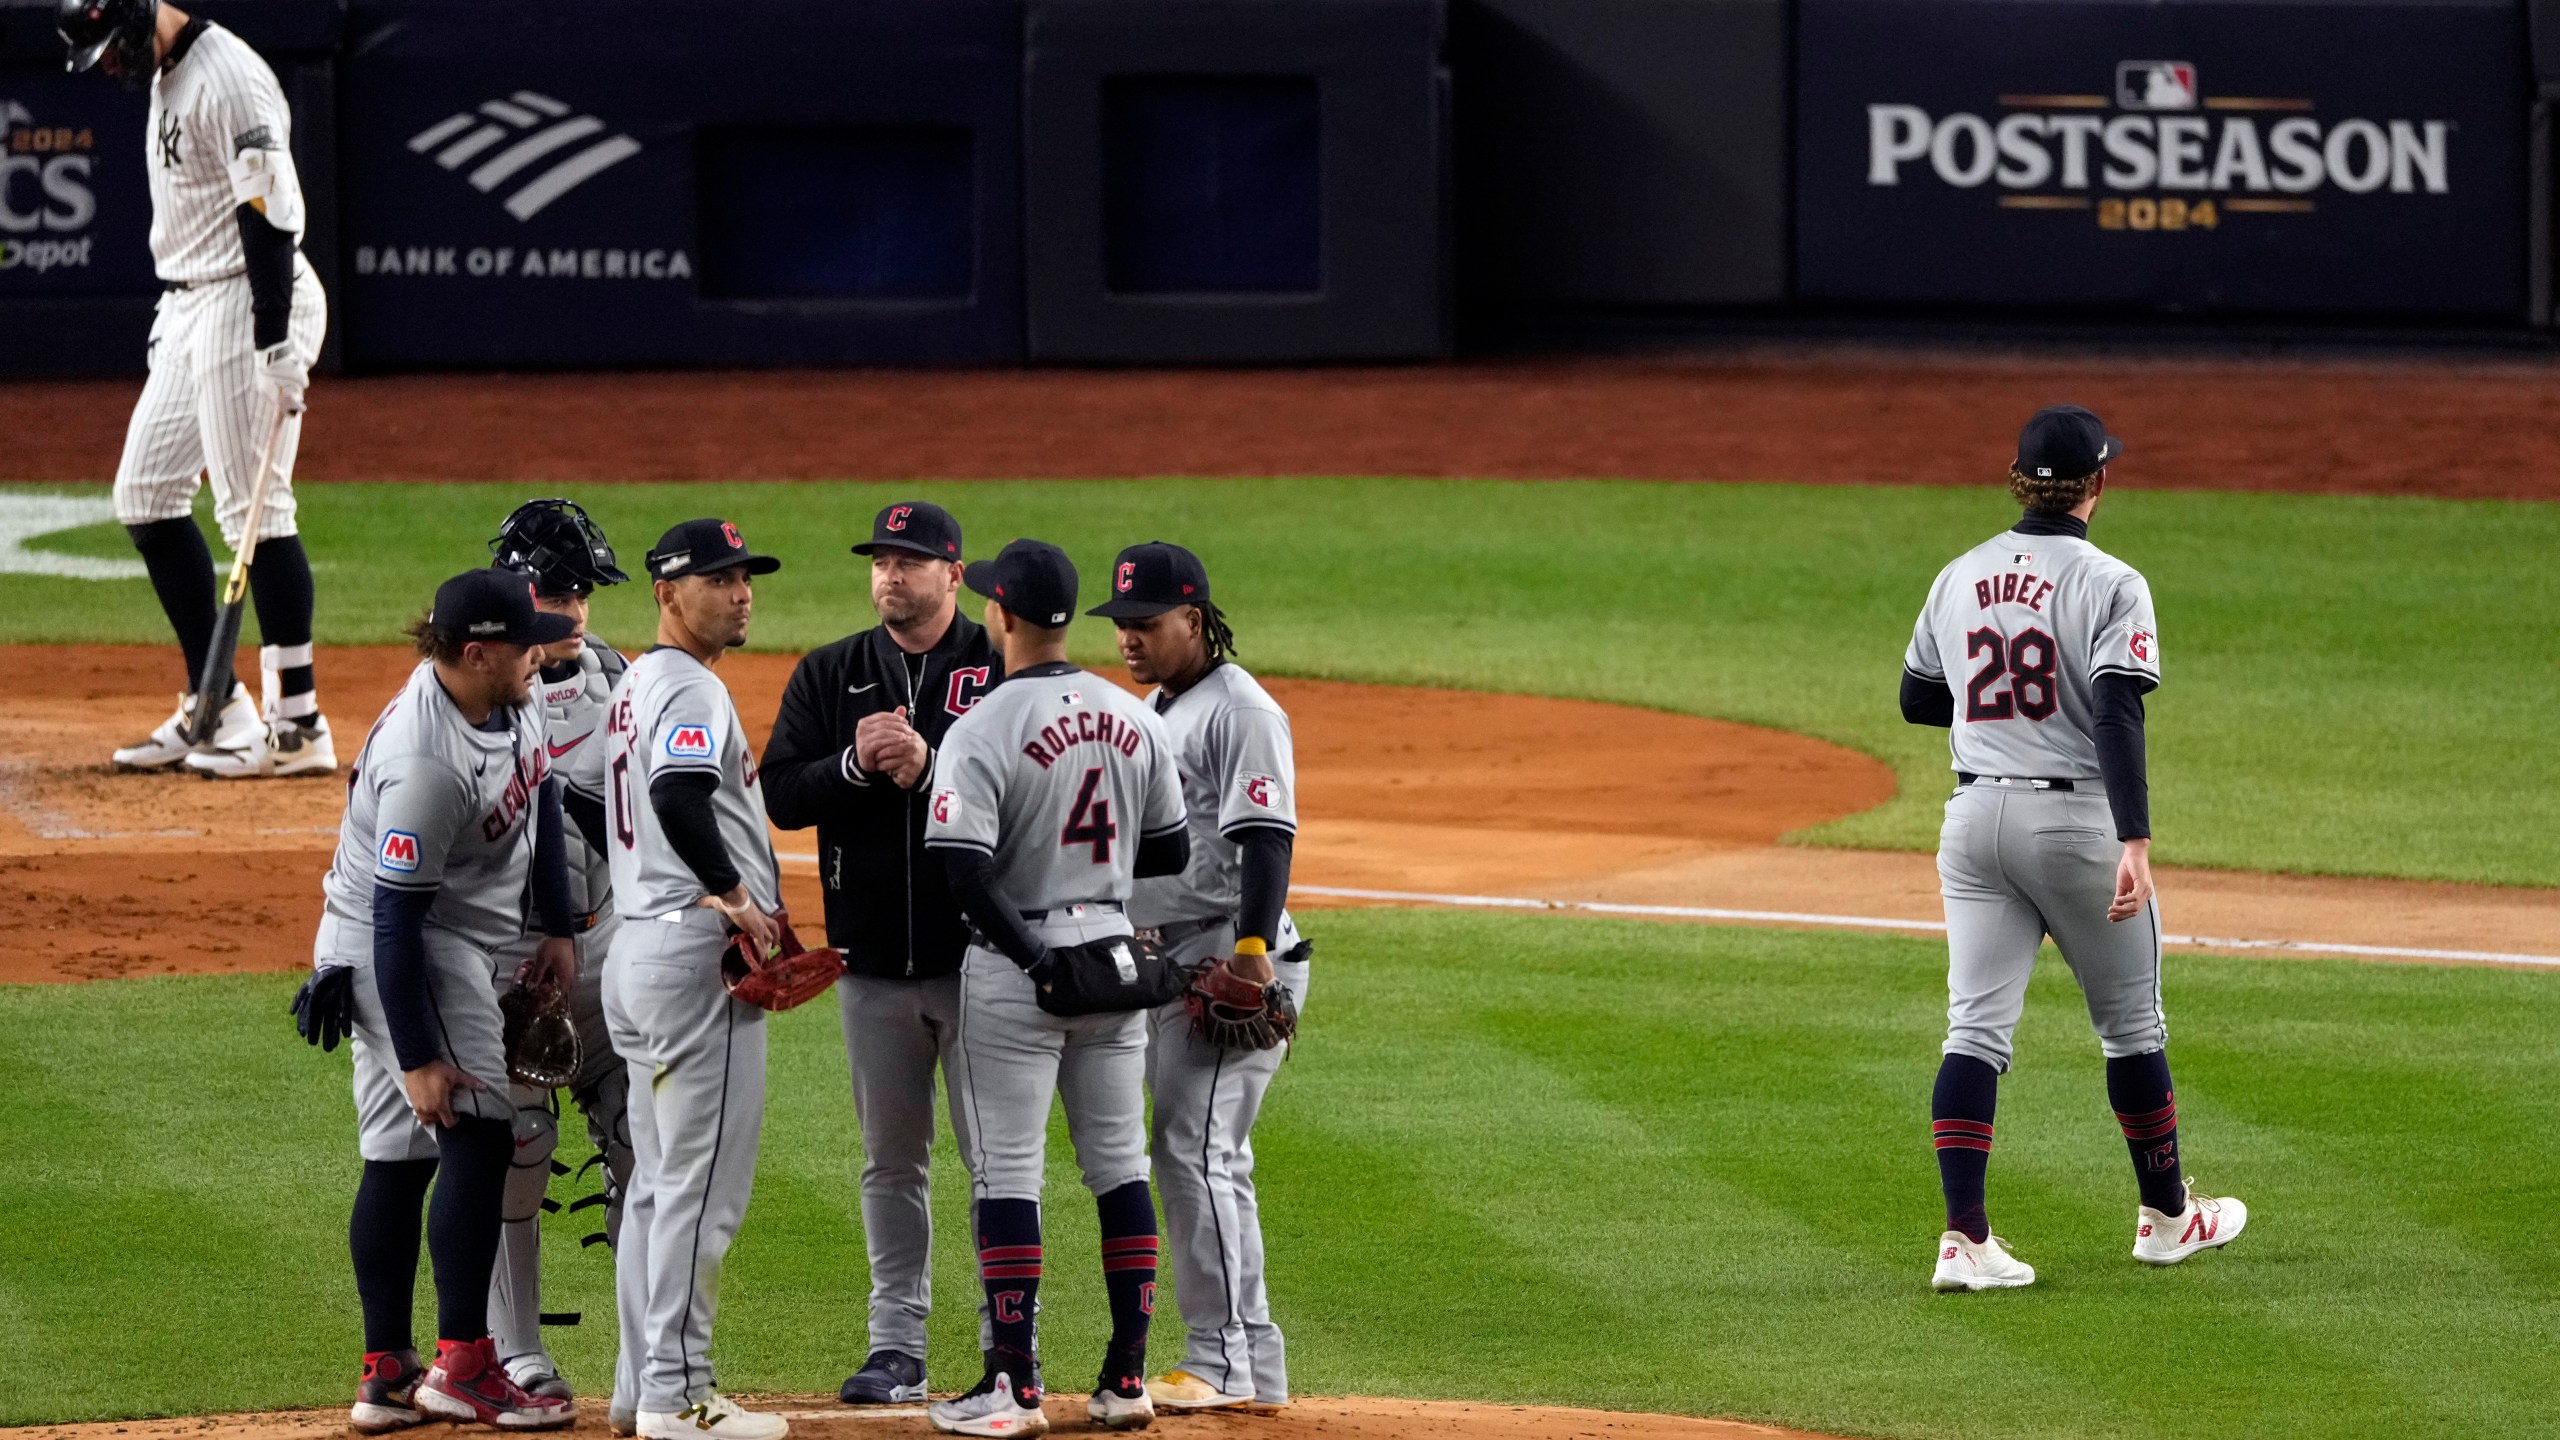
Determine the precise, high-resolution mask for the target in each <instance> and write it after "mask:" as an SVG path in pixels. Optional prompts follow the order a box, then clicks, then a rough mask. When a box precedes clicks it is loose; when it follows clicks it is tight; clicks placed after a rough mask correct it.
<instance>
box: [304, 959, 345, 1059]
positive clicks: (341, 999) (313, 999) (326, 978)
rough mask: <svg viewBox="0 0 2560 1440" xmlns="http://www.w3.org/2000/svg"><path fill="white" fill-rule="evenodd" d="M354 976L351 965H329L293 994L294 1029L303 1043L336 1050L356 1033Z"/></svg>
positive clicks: (315, 973) (314, 973)
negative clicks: (341, 1042) (350, 1034)
mask: <svg viewBox="0 0 2560 1440" xmlns="http://www.w3.org/2000/svg"><path fill="white" fill-rule="evenodd" d="M355 976H356V971H355V967H354V966H352V965H332V966H329V967H328V968H326V969H324V970H315V971H313V972H312V974H311V978H310V979H308V980H305V981H303V982H302V988H301V989H300V990H297V991H295V992H294V995H293V1006H292V1009H293V1028H294V1030H295V1031H296V1032H297V1033H299V1034H300V1035H301V1036H302V1038H303V1039H304V1040H305V1041H307V1042H309V1043H311V1044H313V1045H317V1046H319V1047H320V1048H321V1049H322V1050H323V1051H330V1050H335V1049H337V1048H338V1042H339V1041H340V1040H343V1039H345V1038H346V1037H347V1035H348V1034H349V1033H351V1032H352V1031H353V1030H354V1029H355V1013H356V993H355Z"/></svg>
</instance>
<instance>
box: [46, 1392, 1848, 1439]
mask: <svg viewBox="0 0 2560 1440" xmlns="http://www.w3.org/2000/svg"><path fill="white" fill-rule="evenodd" d="M748 1398H749V1399H750V1400H751V1402H752V1403H754V1404H755V1406H756V1408H758V1409H763V1410H772V1411H775V1412H777V1413H780V1414H785V1415H788V1416H789V1417H790V1419H791V1433H792V1435H793V1436H795V1437H798V1440H879V1437H882V1436H891V1435H906V1434H915V1435H924V1434H930V1433H931V1431H930V1430H929V1429H928V1428H927V1426H926V1424H925V1420H924V1410H923V1408H922V1407H920V1406H919V1407H912V1408H909V1407H897V1408H883V1409H864V1410H856V1409H851V1408H848V1407H846V1406H842V1405H838V1404H836V1403H834V1401H833V1398H832V1397H825V1396H796V1397H790V1396H785V1397H762V1398H757V1397H748ZM1046 1408H1047V1409H1048V1412H1049V1424H1050V1426H1051V1428H1052V1429H1054V1430H1060V1431H1067V1432H1090V1433H1093V1434H1097V1435H1098V1434H1102V1433H1104V1432H1103V1430H1102V1429H1101V1427H1100V1426H1097V1425H1095V1424H1093V1423H1092V1422H1091V1421H1089V1420H1087V1419H1086V1418H1085V1414H1084V1399H1083V1397H1082V1396H1077V1395H1051V1396H1050V1397H1049V1403H1048V1405H1047V1407H1046ZM579 1412H580V1413H579V1417H578V1423H577V1426H576V1428H575V1429H574V1430H571V1431H568V1432H566V1433H569V1434H576V1435H592V1436H602V1435H607V1434H610V1433H611V1432H610V1431H608V1430H607V1429H606V1428H605V1424H604V1404H603V1402H602V1401H596V1400H589V1401H582V1402H580V1405H579ZM346 1433H348V1431H347V1416H346V1412H345V1411H343V1410H277V1411H269V1412H266V1413H263V1414H254V1415H204V1416H193V1417H189V1418H187V1419H183V1420H125V1421H104V1422H99V1423H95V1424H86V1425H30V1426H27V1427H25V1428H23V1429H10V1430H0V1437H6V1440H115V1437H118V1436H122V1437H125V1440H314V1437H317V1436H322V1435H343V1434H346ZM402 1433H404V1434H409V1435H415V1436H418V1437H420V1440H448V1437H451V1436H456V1435H485V1434H487V1433H489V1432H487V1431H486V1430H481V1429H477V1428H474V1429H468V1430H466V1429H461V1428H459V1427H456V1426H452V1425H426V1426H421V1427H419V1428H418V1429H416V1430H410V1431H404V1432H402ZM1147 1433H1148V1434H1150V1435H1165V1436H1172V1437H1174V1440H1441V1437H1455V1436H1460V1435H1464V1436H1467V1437H1469V1440H1782V1437H1787V1436H1795V1435H1800V1434H1801V1433H1802V1432H1799V1431H1793V1430H1776V1429H1772V1428H1770V1427H1768V1426H1766V1425H1746V1424H1743V1423H1741V1422H1739V1421H1734V1420H1699V1419H1693V1418H1691V1417H1689V1416H1686V1415H1631V1414H1625V1413H1622V1412H1619V1411H1615V1410H1567V1409H1559V1408H1554V1407H1548V1406H1536V1405H1482V1404H1469V1403H1461V1402H1456V1401H1445V1400H1376V1399H1368V1398H1365V1397H1357V1396H1354V1397H1334V1398H1321V1399H1302V1400H1299V1401H1298V1402H1296V1403H1295V1404H1293V1405H1291V1406H1289V1408H1288V1409H1286V1410H1284V1411H1282V1412H1281V1413H1279V1414H1277V1415H1222V1414H1217V1413H1214V1412H1213V1413H1204V1414H1194V1415H1164V1416H1159V1417H1158V1418H1157V1420H1156V1423H1155V1424H1154V1425H1152V1426H1150V1427H1149V1428H1148V1431H1147ZM1805 1440H1818V1437H1810V1436H1808V1437H1805Z"/></svg>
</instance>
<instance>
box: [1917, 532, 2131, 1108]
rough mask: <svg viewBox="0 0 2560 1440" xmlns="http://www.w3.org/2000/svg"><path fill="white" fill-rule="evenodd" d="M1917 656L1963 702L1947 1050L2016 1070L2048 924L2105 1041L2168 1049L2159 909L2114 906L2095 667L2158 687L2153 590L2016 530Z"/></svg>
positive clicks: (1950, 572)
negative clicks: (2021, 1024)
mask: <svg viewBox="0 0 2560 1440" xmlns="http://www.w3.org/2000/svg"><path fill="white" fill-rule="evenodd" d="M1950 665H1955V666H1960V667H1961V671H1962V673H1961V674H1960V675H1957V676H1950V673H1949V668H1948V667H1949V666H1950ZM1903 667H1904V668H1905V669H1907V670H1908V671H1910V672H1911V673H1912V674H1914V675H1917V676H1919V677H1921V678H1922V679H1924V680H1931V681H1937V682H1940V683H1944V684H1946V685H1948V686H1949V688H1950V689H1951V690H1952V691H1953V692H1954V698H1955V723H1954V726H1953V729H1952V730H1951V732H1950V735H1949V741H1948V743H1949V746H1950V749H1951V752H1952V756H1953V767H1954V769H1955V770H1956V772H1957V773H1958V775H1959V777H1961V778H1962V779H1963V783H1962V784H1961V786H1960V787H1959V788H1958V789H1957V791H1956V792H1955V795H1954V798H1952V799H1950V800H1949V801H1948V802H1947V817H1946V825H1945V828H1944V829H1943V830H1941V831H1940V832H1939V840H1938V875H1939V880H1940V882H1941V890H1942V893H1943V894H1944V895H1945V897H1946V905H1947V951H1948V971H1947V989H1948V1003H1947V1041H1946V1051H1947V1053H1949V1054H1963V1055H1971V1056H1974V1057H1976V1058H1978V1059H1980V1060H1982V1061H1984V1062H1985V1063H1987V1064H1989V1065H1991V1066H1993V1067H1994V1068H1996V1069H2000V1070H2006V1069H2008V1067H2009V1057H2010V1036H2011V1033H2012V1032H2013V1031H2014V1030H2015V1029H2016V1028H2017V1024H2018V1017H2019V1015H2020V1014H2021V1013H2023V1011H2024V1009H2025V1006H2026V991H2027V977H2028V974H2029V972H2030V971H2032V969H2033V968H2034V966H2035V958H2036V951H2037V949H2038V947H2039V946H2040V945H2042V943H2043V940H2044V937H2045V936H2046V935H2051V936H2052V937H2053V940H2054V943H2055V945H2057V946H2058V947H2060V949H2061V951H2062V958H2063V960H2064V961H2065V963H2067V964H2069V965H2070V967H2071V972H2072V975H2073V976H2074V977H2075V978H2076V979H2077V980H2078V981H2079V982H2080V989H2081V992H2082V994H2083V995H2084V996H2085V997H2086V998H2087V1000H2088V1005H2089V1020H2090V1023H2091V1024H2092V1025H2093V1026H2095V1027H2096V1029H2097V1032H2098V1038H2099V1042H2100V1045H2101V1047H2102V1048H2103V1049H2104V1050H2105V1052H2106V1053H2107V1054H2108V1055H2109V1056H2111V1057H2113V1056H2125V1055H2138V1054H2142V1053H2144V1052H2146V1051H2151V1050H2157V1049H2160V1048H2161V1047H2162V1046H2163V1045H2164V1044H2165V1043H2166V1042H2167V1039H2168V1025H2167V1021H2166V1019H2165V1018H2164V1017H2163V1015H2162V1013H2161V1008H2160V914H2159V906H2158V905H2157V904H2156V903H2153V904H2150V905H2146V906H2145V907H2144V910H2143V913H2142V914H2140V915H2137V916H2135V917H2134V918H2132V919H2129V920H2126V921H2124V922H2122V923H2114V922H2110V921H2109V920H2108V919H2107V907H2108V905H2109V903H2110V902H2111V901H2112V900H2113V898H2114V894H2115V868H2116V860H2117V857H2118V855H2119V854H2120V853H2121V847H2120V846H2119V845H2118V843H2117V842H2116V840H2115V838H2114V824H2113V821H2112V819H2111V817H2110V815H2109V813H2108V808H2107V796H2106V790H2105V787H2104V786H2103V784H2102V783H2101V782H2100V780H2099V778H2098V751H2097V743H2096V740H2095V738H2094V731H2093V720H2094V716H2095V712H2096V681H2097V677H2099V676H2101V675H2107V674H2121V675H2127V676H2131V677H2132V678H2134V679H2135V680H2137V681H2139V682H2141V683H2142V685H2143V686H2144V687H2145V688H2146V689H2147V688H2149V687H2151V686H2154V685H2157V684H2158V683H2159V679H2160V642H2159V629H2158V626H2157V624H2156V622H2155V621H2154V620H2153V618H2152V610H2151V589H2150V587H2149V586H2148V585H2147V584H2145V583H2144V582H2143V579H2142V576H2141V575H2140V574H2138V573H2136V572H2135V571H2134V569H2133V568H2132V567H2131V566H2129V565H2126V564H2125V563H2124V562H2123V561H2121V560H2118V559H2116V558H2115V557H2113V556H2111V555H2108V554H2107V553H2106V552H2104V551H2102V550H2100V549H2099V548H2098V547H2097V546H2095V545H2092V544H2090V543H2089V542H2088V541H2087V540H2084V539H2081V538H2079V537H2077V536H2073V535H2049V534H2022V533H2020V532H2018V531H2016V530H2010V531H2006V532H2003V533H2001V534H1999V535H1995V536H1993V537H1992V538H1991V539H1989V540H1987V541H1984V542H1983V543H1982V544H1980V545H1978V546H1975V547H1974V548H1973V549H1972V550H1969V551H1967V552H1966V553H1965V554H1963V555H1961V556H1959V557H1957V559H1956V560H1955V562H1954V563H1952V564H1950V565H1948V566H1947V568H1946V569H1944V570H1942V571H1940V572H1939V573H1938V578H1937V582H1936V583H1935V584H1934V585H1932V586H1931V587H1930V590H1929V600H1928V603H1927V604H1926V605H1925V606H1924V607H1923V608H1922V609H1921V612H1920V619H1919V622H1918V624H1917V625H1915V626H1914V627H1913V630H1912V636H1911V648H1910V649H1909V651H1908V652H1907V653H1906V654H1905V655H1904V657H1903Z"/></svg>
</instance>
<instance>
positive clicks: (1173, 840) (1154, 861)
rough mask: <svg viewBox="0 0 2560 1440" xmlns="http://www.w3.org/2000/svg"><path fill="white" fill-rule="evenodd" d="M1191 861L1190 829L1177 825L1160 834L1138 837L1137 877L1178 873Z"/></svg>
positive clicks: (1147, 877) (1152, 877) (1144, 878)
mask: <svg viewBox="0 0 2560 1440" xmlns="http://www.w3.org/2000/svg"><path fill="white" fill-rule="evenodd" d="M1190 863H1191V830H1190V828H1189V827H1188V826H1181V825H1177V826H1175V827H1174V828H1173V829H1171V830H1167V831H1166V832H1164V833H1163V834H1161V835H1142V836H1140V837H1138V859H1137V878H1139V879H1141V880H1151V879H1154V878H1155V877H1156V876H1158V875H1179V874H1181V873H1182V868H1183V867H1184V866H1186V865H1188V864H1190Z"/></svg>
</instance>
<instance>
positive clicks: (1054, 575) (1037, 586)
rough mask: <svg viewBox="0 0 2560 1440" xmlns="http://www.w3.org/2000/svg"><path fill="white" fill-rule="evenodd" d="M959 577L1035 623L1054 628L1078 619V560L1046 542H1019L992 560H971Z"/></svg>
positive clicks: (1023, 618) (973, 587)
mask: <svg viewBox="0 0 2560 1440" xmlns="http://www.w3.org/2000/svg"><path fill="white" fill-rule="evenodd" d="M960 578H961V580H962V581H963V582H964V583H966V584H967V585H968V587H969V588H970V589H972V590H975V591H977V592H978V593H979V594H981V595H984V596H986V597H987V598H988V599H990V600H993V601H994V602H996V603H997V604H999V605H1001V606H1003V607H1004V608H1005V609H1006V610H1007V611H1010V612H1011V613H1012V614H1013V615H1014V616H1015V618H1017V619H1021V620H1028V621H1030V622H1031V623H1032V624H1034V625H1040V626H1045V627H1047V628H1048V629H1052V630H1055V629H1057V628H1058V627H1060V626H1062V625H1064V624H1066V623H1067V622H1068V621H1069V620H1071V619H1074V618H1075V613H1076V565H1075V562H1074V561H1072V560H1070V559H1068V558H1067V552H1066V551H1064V550H1061V549H1059V548H1058V547H1057V546H1055V545H1052V544H1050V543H1049V542H1048V541H1046V540H1016V541H1014V542H1013V543H1012V544H1010V545H1007V546H1006V547H1004V549H1002V550H1000V551H997V552H996V558H994V559H993V560H975V561H971V562H970V564H969V568H968V569H967V570H964V571H962V572H961V574H960Z"/></svg>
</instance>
